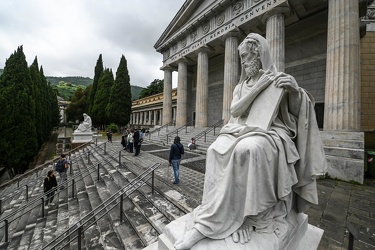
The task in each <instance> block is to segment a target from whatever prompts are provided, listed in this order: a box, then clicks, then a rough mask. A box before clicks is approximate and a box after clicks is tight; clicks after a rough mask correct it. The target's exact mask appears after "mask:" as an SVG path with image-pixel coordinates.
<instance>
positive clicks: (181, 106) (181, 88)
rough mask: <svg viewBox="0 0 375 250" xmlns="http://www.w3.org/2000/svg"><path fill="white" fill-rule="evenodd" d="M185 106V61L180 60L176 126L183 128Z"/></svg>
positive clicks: (185, 117)
mask: <svg viewBox="0 0 375 250" xmlns="http://www.w3.org/2000/svg"><path fill="white" fill-rule="evenodd" d="M186 105H187V60H186V59H184V58H182V59H180V60H179V62H178V81H177V114H176V126H183V125H185V124H186V123H187V113H186V112H187V107H186Z"/></svg>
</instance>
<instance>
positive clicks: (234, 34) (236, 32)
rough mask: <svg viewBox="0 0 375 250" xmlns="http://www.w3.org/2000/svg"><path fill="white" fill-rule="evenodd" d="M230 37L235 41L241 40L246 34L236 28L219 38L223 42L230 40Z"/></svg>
mask: <svg viewBox="0 0 375 250" xmlns="http://www.w3.org/2000/svg"><path fill="white" fill-rule="evenodd" d="M230 37H236V38H237V39H239V40H242V39H244V38H245V37H246V34H245V32H243V31H242V30H241V29H239V28H238V27H236V28H235V29H234V30H232V31H229V32H228V33H226V34H224V35H223V36H222V37H221V39H222V40H223V41H225V40H226V39H227V38H230Z"/></svg>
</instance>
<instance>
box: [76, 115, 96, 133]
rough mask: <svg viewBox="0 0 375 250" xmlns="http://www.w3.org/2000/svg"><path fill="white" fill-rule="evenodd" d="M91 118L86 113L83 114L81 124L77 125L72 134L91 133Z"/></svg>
mask: <svg viewBox="0 0 375 250" xmlns="http://www.w3.org/2000/svg"><path fill="white" fill-rule="evenodd" d="M91 126H92V122H91V117H90V116H88V115H87V114H86V113H83V122H82V123H81V124H79V126H78V128H77V129H76V130H75V131H74V132H91Z"/></svg>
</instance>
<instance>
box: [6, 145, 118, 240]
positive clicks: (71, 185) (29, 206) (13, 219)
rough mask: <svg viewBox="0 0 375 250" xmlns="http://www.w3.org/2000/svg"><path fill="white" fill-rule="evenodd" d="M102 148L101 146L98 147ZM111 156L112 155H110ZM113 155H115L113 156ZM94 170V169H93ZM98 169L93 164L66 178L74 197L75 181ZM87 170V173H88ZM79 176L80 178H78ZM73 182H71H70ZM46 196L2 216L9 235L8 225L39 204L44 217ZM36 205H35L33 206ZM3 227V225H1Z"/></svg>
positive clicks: (42, 195)
mask: <svg viewBox="0 0 375 250" xmlns="http://www.w3.org/2000/svg"><path fill="white" fill-rule="evenodd" d="M98 148H100V147H98ZM110 156H111V155H110ZM111 157H113V156H111ZM103 162H106V163H108V162H107V161H106V159H103V160H102V161H99V162H98V172H99V167H100V164H102V163H103ZM91 170H92V171H91ZM96 170H97V169H96V168H94V167H93V166H88V167H87V168H86V169H85V170H83V171H79V172H78V173H76V174H75V175H73V176H70V177H69V178H67V179H66V180H65V182H64V183H63V185H64V186H66V188H67V189H68V188H69V187H72V196H73V197H74V188H75V187H74V185H75V182H77V181H81V180H83V179H84V178H85V177H86V176H88V175H90V174H91V173H93V172H94V171H96ZM86 172H87V173H86ZM77 176H78V178H77ZM79 176H81V178H79ZM98 178H99V175H98ZM70 182H71V184H69V183H70ZM51 192H52V191H49V193H51ZM60 192H62V190H58V191H57V192H55V194H54V196H56V195H57V194H59V193H60ZM44 196H45V194H44V193H42V194H41V195H40V196H37V197H35V198H34V199H32V200H30V201H28V202H27V203H26V204H23V205H22V206H21V207H19V208H18V209H17V210H16V211H13V212H11V213H9V214H7V215H6V216H4V217H3V218H1V220H0V223H2V222H5V230H6V234H5V235H7V230H8V228H7V227H8V226H9V224H10V223H11V222H13V221H15V220H16V219H17V218H20V217H21V216H23V215H24V214H26V213H28V212H30V211H31V210H33V209H34V208H36V207H37V206H39V205H42V217H44ZM54 196H53V197H54ZM39 200H41V201H42V202H41V204H39V203H38V201H39ZM35 203H38V204H37V205H35ZM33 205H35V206H33ZM25 208H26V210H27V208H30V209H29V210H27V211H23V213H22V214H20V215H18V216H17V217H16V218H12V217H13V216H15V215H16V214H17V213H19V212H21V211H22V210H24V209H25ZM10 218H12V220H9V219H10ZM0 228H2V227H0ZM5 241H7V239H5Z"/></svg>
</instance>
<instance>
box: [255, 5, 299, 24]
mask: <svg viewBox="0 0 375 250" xmlns="http://www.w3.org/2000/svg"><path fill="white" fill-rule="evenodd" d="M291 13H292V10H291V8H290V7H289V4H288V3H285V4H282V5H280V6H277V7H275V8H273V9H271V10H269V11H267V12H266V13H264V14H263V15H262V17H261V20H262V23H267V20H268V19H269V18H270V17H272V16H275V15H283V16H287V15H289V14H291Z"/></svg>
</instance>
